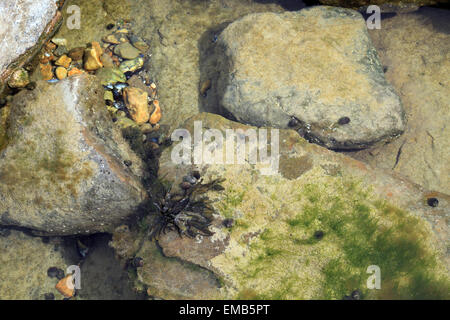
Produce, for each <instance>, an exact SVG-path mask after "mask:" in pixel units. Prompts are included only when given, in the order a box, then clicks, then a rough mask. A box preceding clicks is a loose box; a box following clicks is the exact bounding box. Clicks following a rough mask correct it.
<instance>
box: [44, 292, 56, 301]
mask: <svg viewBox="0 0 450 320" xmlns="http://www.w3.org/2000/svg"><path fill="white" fill-rule="evenodd" d="M44 299H45V300H55V295H54V294H53V293H51V292H49V293H46V294H45V295H44Z"/></svg>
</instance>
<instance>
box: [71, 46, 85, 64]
mask: <svg viewBox="0 0 450 320" xmlns="http://www.w3.org/2000/svg"><path fill="white" fill-rule="evenodd" d="M84 49H85V48H84V47H77V48H73V49H70V51H69V52H68V56H69V57H70V58H72V60H74V61H79V60H82V59H83V55H84Z"/></svg>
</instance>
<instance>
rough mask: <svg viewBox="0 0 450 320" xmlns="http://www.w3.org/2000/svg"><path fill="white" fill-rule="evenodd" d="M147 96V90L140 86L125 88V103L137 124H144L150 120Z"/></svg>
mask: <svg viewBox="0 0 450 320" xmlns="http://www.w3.org/2000/svg"><path fill="white" fill-rule="evenodd" d="M147 97H148V95H147V92H145V91H143V90H141V89H139V88H133V87H127V88H125V89H124V90H123V100H124V102H125V105H126V107H127V109H128V111H129V112H130V116H131V118H132V119H133V120H134V121H135V122H136V123H137V124H142V123H145V122H147V121H148V120H149V117H150V114H149V112H148V105H147Z"/></svg>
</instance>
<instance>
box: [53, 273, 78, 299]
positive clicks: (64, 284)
mask: <svg viewBox="0 0 450 320" xmlns="http://www.w3.org/2000/svg"><path fill="white" fill-rule="evenodd" d="M70 283H71V284H72V285H69V284H70ZM55 288H56V290H58V291H59V293H61V294H62V295H63V296H64V297H66V298H72V297H73V295H74V293H75V288H74V286H73V276H72V275H71V274H69V275H68V276H67V277H65V278H63V279H61V280H60V281H59V282H58V283H57V284H56V286H55Z"/></svg>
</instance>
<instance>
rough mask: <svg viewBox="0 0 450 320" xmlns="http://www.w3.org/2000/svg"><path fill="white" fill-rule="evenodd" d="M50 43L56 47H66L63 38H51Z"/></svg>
mask: <svg viewBox="0 0 450 320" xmlns="http://www.w3.org/2000/svg"><path fill="white" fill-rule="evenodd" d="M52 42H53V43H54V44H56V45H58V46H67V39H64V38H53V39H52Z"/></svg>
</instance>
